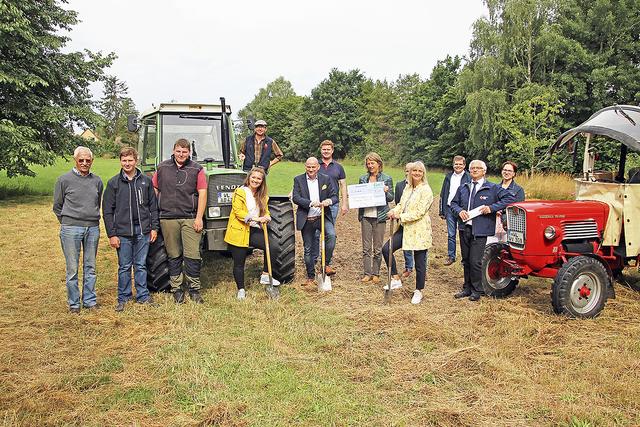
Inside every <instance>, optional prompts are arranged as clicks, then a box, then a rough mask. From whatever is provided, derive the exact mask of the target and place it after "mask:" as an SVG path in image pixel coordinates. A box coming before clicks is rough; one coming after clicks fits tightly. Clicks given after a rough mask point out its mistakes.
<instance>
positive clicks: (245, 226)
mask: <svg viewBox="0 0 640 427" xmlns="http://www.w3.org/2000/svg"><path fill="white" fill-rule="evenodd" d="M268 201H269V198H268V197H267V200H266V201H265V206H266V204H267V203H268ZM265 215H266V216H270V215H269V207H268V206H267V207H266V212H265ZM248 216H249V209H248V208H247V197H246V193H245V192H244V189H243V188H242V187H240V188H236V190H235V191H234V192H233V199H232V201H231V214H230V216H229V223H228V224H227V231H226V233H225V234H224V241H225V242H227V243H229V244H230V245H234V246H239V247H244V248H246V247H249V230H250V225H249V220H251V219H253V218H248Z"/></svg>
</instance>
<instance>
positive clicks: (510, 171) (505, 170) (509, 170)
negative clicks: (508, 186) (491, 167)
mask: <svg viewBox="0 0 640 427" xmlns="http://www.w3.org/2000/svg"><path fill="white" fill-rule="evenodd" d="M502 172H509V173H515V171H512V170H511V169H502Z"/></svg>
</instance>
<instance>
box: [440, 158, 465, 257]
mask: <svg viewBox="0 0 640 427" xmlns="http://www.w3.org/2000/svg"><path fill="white" fill-rule="evenodd" d="M466 162H467V161H466V159H465V158H464V157H462V156H455V157H454V158H453V170H452V171H451V172H449V173H448V174H446V175H445V177H444V181H443V182H442V189H441V190H440V218H442V219H444V220H445V221H446V222H447V255H448V256H447V260H446V261H445V262H444V265H451V264H453V263H454V262H456V233H457V228H458V227H457V224H458V216H457V215H455V214H454V213H453V212H452V211H451V201H452V200H453V197H454V196H455V195H456V191H458V188H459V187H460V186H461V185H464V184H466V183H467V182H469V181H471V177H470V176H469V172H467V171H466V170H464V167H465V166H466V165H467V163H466Z"/></svg>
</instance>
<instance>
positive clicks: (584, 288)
mask: <svg viewBox="0 0 640 427" xmlns="http://www.w3.org/2000/svg"><path fill="white" fill-rule="evenodd" d="M610 281H611V279H610V278H609V274H608V272H607V269H606V267H605V266H604V265H603V264H602V262H601V261H600V260H598V259H596V258H592V257H588V256H577V257H574V258H571V259H570V260H569V261H567V262H566V263H565V264H564V265H563V266H562V267H561V268H560V270H558V274H557V275H556V278H555V280H554V281H553V289H552V292H551V304H552V305H553V310H554V311H555V312H556V313H558V314H565V315H567V316H570V317H580V318H591V317H596V316H597V315H598V314H600V312H601V311H602V309H603V308H604V305H605V303H606V302H607V296H608V289H609V287H610V286H611V283H610Z"/></svg>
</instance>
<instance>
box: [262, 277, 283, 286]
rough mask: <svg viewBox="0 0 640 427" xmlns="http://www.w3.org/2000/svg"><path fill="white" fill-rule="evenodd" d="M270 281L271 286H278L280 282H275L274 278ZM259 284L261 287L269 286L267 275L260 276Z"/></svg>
mask: <svg viewBox="0 0 640 427" xmlns="http://www.w3.org/2000/svg"><path fill="white" fill-rule="evenodd" d="M271 280H273V286H280V281H279V280H276V279H275V278H272V279H271ZM260 284H261V285H268V284H269V275H268V274H263V275H261V276H260Z"/></svg>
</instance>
